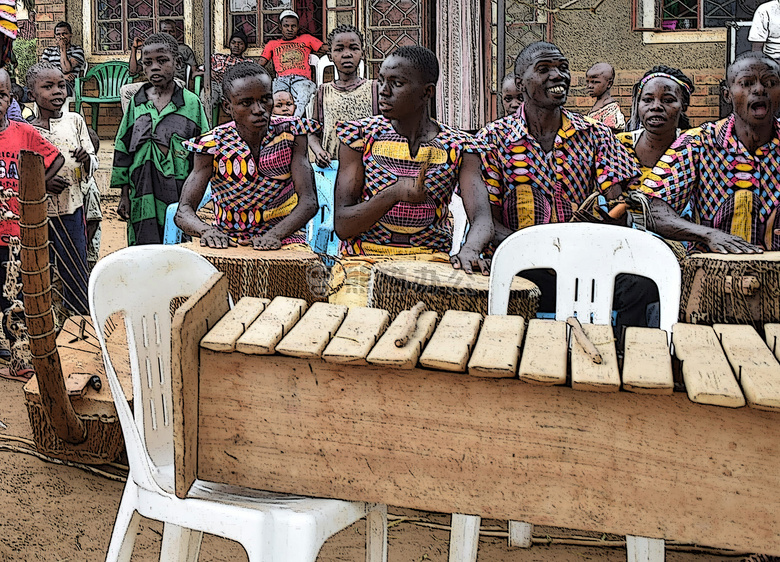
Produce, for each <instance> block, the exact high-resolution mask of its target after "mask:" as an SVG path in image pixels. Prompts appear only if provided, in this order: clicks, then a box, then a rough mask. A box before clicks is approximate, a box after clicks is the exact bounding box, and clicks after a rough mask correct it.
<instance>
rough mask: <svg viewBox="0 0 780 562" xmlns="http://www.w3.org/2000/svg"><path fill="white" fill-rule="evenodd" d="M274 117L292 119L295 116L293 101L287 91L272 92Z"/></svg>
mask: <svg viewBox="0 0 780 562" xmlns="http://www.w3.org/2000/svg"><path fill="white" fill-rule="evenodd" d="M274 115H279V116H280V117H292V116H293V115H295V100H294V99H293V97H292V94H291V93H290V92H288V91H287V90H278V91H276V92H274Z"/></svg>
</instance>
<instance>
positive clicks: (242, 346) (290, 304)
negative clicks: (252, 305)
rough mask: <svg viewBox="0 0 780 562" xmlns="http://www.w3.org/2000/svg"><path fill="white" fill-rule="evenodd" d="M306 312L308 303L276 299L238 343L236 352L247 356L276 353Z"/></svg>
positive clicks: (283, 298)
mask: <svg viewBox="0 0 780 562" xmlns="http://www.w3.org/2000/svg"><path fill="white" fill-rule="evenodd" d="M305 311H306V301H305V300H303V299H291V298H289V297H276V298H275V299H274V300H272V301H271V304H269V305H268V306H267V307H266V308H265V310H264V311H263V313H262V314H261V315H260V316H258V317H257V320H255V321H254V322H253V323H252V325H251V326H249V327H248V328H247V330H246V332H244V335H242V336H241V337H240V338H238V341H236V351H239V352H241V353H246V354H247V355H270V354H271V353H275V352H276V344H278V343H279V342H280V341H281V339H282V338H283V337H284V335H285V334H286V333H287V332H289V331H290V329H291V328H292V327H293V326H295V323H296V322H298V320H300V318H301V315H303V313H304V312H305Z"/></svg>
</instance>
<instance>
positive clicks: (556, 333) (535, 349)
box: [520, 318, 569, 384]
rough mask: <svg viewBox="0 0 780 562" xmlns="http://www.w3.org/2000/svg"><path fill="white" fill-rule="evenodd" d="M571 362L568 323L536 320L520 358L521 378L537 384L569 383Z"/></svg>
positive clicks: (527, 335) (530, 329) (532, 321)
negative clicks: (569, 362)
mask: <svg viewBox="0 0 780 562" xmlns="http://www.w3.org/2000/svg"><path fill="white" fill-rule="evenodd" d="M568 359H569V343H568V341H567V339H566V322H558V321H555V320H540V319H538V318H534V319H532V320H531V321H530V322H529V323H528V330H527V333H526V335H525V346H524V347H523V357H522V358H521V359H520V379H521V380H524V381H527V382H531V383H537V384H566V367H567V363H568Z"/></svg>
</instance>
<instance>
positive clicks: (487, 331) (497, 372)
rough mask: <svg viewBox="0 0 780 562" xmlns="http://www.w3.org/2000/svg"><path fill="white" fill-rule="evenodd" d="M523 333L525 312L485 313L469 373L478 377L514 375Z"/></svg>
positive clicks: (470, 362)
mask: <svg viewBox="0 0 780 562" xmlns="http://www.w3.org/2000/svg"><path fill="white" fill-rule="evenodd" d="M524 333H525V319H524V318H523V317H522V316H514V315H511V316H509V315H507V316H504V315H490V316H485V320H484V322H483V323H482V330H480V332H479V339H478V340H477V345H476V346H475V347H474V353H473V354H472V356H471V360H470V361H469V374H470V375H474V376H476V377H492V378H506V377H514V376H515V375H516V374H517V363H518V361H519V358H520V346H521V345H522V343H523V334H524Z"/></svg>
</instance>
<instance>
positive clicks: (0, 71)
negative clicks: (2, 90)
mask: <svg viewBox="0 0 780 562" xmlns="http://www.w3.org/2000/svg"><path fill="white" fill-rule="evenodd" d="M0 84H4V85H5V86H6V87H7V88H8V89H9V90H10V89H11V75H10V74H8V71H7V70H6V69H5V68H0Z"/></svg>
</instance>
